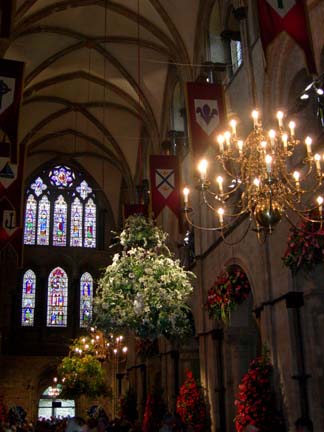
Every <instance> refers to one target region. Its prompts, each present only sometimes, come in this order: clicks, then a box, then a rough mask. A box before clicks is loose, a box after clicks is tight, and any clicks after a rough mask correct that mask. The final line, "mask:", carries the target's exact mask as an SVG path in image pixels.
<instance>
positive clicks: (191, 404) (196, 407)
mask: <svg viewBox="0 0 324 432" xmlns="http://www.w3.org/2000/svg"><path fill="white" fill-rule="evenodd" d="M177 413H178V414H179V416H180V418H181V420H182V421H183V423H184V424H185V425H186V426H188V427H191V430H192V431H193V432H207V431H208V430H210V420H209V415H208V410H207V405H206V402H205V397H204V394H203V391H202V388H201V387H199V386H198V385H197V383H196V380H195V378H194V376H193V374H192V372H191V371H190V370H188V369H187V370H186V380H185V382H184V383H183V385H182V386H181V388H180V392H179V396H178V398H177Z"/></svg>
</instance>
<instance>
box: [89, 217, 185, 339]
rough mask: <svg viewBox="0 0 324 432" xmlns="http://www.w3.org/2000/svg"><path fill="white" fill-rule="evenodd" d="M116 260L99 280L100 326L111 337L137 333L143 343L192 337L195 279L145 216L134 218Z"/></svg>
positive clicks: (97, 311)
mask: <svg viewBox="0 0 324 432" xmlns="http://www.w3.org/2000/svg"><path fill="white" fill-rule="evenodd" d="M119 238H120V241H121V244H122V245H123V246H124V251H122V252H121V253H117V254H115V256H114V258H113V262H112V264H111V265H109V266H108V267H107V268H106V270H105V273H104V275H103V276H102V278H101V279H100V280H99V287H98V292H97V296H96V298H95V300H94V311H95V315H96V324H97V326H98V327H99V328H101V329H103V330H105V331H107V332H109V331H111V330H112V329H113V330H114V331H122V330H123V329H131V330H133V331H134V332H135V334H136V335H137V336H139V337H141V338H150V339H154V338H156V337H158V336H159V335H164V336H166V337H167V338H172V337H176V338H182V337H185V336H187V335H188V334H190V333H191V332H192V322H191V319H190V309H189V306H188V305H187V300H188V298H189V295H190V293H191V292H192V285H191V282H190V278H191V276H193V275H192V273H190V272H188V271H185V270H184V269H183V268H182V267H181V266H180V263H179V261H178V260H175V259H174V258H173V257H172V256H171V254H170V252H169V250H168V248H167V247H166V245H165V239H166V234H165V233H163V232H162V231H161V229H160V228H157V227H155V226H154V223H153V222H152V221H150V220H149V221H147V220H146V219H145V218H144V217H143V216H131V217H130V218H128V219H127V221H126V225H125V229H124V231H123V232H122V233H121V234H120V236H119Z"/></svg>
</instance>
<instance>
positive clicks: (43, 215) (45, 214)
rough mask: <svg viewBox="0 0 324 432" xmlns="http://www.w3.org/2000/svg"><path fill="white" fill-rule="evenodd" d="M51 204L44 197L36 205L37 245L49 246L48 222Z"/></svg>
mask: <svg viewBox="0 0 324 432" xmlns="http://www.w3.org/2000/svg"><path fill="white" fill-rule="evenodd" d="M50 209H51V204H50V202H49V200H48V198H47V196H46V195H44V196H43V197H42V199H41V200H40V201H39V205H38V225H37V244H38V245H45V246H46V245H48V244H49V221H50Z"/></svg>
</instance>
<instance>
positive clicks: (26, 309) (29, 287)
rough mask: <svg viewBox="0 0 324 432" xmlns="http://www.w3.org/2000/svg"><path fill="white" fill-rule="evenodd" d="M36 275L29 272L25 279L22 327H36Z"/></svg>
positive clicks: (26, 273)
mask: <svg viewBox="0 0 324 432" xmlns="http://www.w3.org/2000/svg"><path fill="white" fill-rule="evenodd" d="M35 294H36V275H35V273H34V272H33V271H32V270H27V271H26V272H25V274H24V277H23V288H22V301H21V306H22V307H21V325H22V326H26V327H31V326H33V325H34V314H35Z"/></svg>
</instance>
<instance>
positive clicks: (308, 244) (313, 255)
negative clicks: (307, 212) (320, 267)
mask: <svg viewBox="0 0 324 432" xmlns="http://www.w3.org/2000/svg"><path fill="white" fill-rule="evenodd" d="M282 261H283V263H284V264H285V266H287V267H289V268H290V270H291V271H292V273H294V274H296V273H297V272H298V271H299V270H301V271H304V272H305V273H309V272H310V271H311V270H312V269H313V268H314V266H315V265H316V264H320V263H322V262H324V228H322V229H320V226H319V224H318V223H313V222H302V223H301V224H300V225H299V226H298V227H291V228H290V230H289V237H288V241H287V249H286V251H285V254H284V256H283V257H282Z"/></svg>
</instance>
